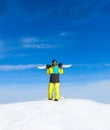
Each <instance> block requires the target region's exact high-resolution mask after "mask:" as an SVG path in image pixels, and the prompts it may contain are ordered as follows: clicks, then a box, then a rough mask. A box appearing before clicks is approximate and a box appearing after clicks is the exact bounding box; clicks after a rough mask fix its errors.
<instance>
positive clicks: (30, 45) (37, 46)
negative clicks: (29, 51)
mask: <svg viewBox="0 0 110 130" xmlns="http://www.w3.org/2000/svg"><path fill="white" fill-rule="evenodd" d="M23 47H24V48H38V49H39V48H57V47H59V46H58V45H57V44H44V43H42V44H25V45H24V46H23Z"/></svg>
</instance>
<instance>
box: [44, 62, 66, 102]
mask: <svg viewBox="0 0 110 130" xmlns="http://www.w3.org/2000/svg"><path fill="white" fill-rule="evenodd" d="M46 69H47V74H49V75H50V82H49V86H48V100H52V99H53V92H54V94H55V101H58V100H59V99H60V78H59V74H63V72H64V70H63V67H62V63H59V64H57V61H56V60H53V61H52V65H47V66H46Z"/></svg>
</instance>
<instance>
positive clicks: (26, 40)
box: [22, 37, 39, 43]
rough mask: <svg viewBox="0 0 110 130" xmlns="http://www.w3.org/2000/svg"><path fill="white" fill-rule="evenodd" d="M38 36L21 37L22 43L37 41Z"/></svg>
mask: <svg viewBox="0 0 110 130" xmlns="http://www.w3.org/2000/svg"><path fill="white" fill-rule="evenodd" d="M38 41H39V40H38V38H35V37H28V38H23V39H22V42H23V43H34V42H38Z"/></svg>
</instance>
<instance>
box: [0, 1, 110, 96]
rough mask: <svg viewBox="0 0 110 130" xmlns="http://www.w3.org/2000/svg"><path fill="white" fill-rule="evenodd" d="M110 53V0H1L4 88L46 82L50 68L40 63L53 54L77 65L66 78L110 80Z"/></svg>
mask: <svg viewBox="0 0 110 130" xmlns="http://www.w3.org/2000/svg"><path fill="white" fill-rule="evenodd" d="M109 57H110V1H109V0H89V1H88V0H68V1H67V0H4V1H0V84H1V85H0V86H1V88H3V86H4V85H5V88H6V86H10V85H14V86H17V85H18V84H19V88H22V84H27V85H30V86H31V87H32V85H33V84H34V85H35V84H36V85H38V86H39V84H41V83H44V84H45V85H47V84H46V83H48V76H47V75H46V74H45V70H38V69H37V68H36V66H37V65H39V64H50V63H51V61H52V60H53V59H56V60H57V61H58V62H62V63H63V64H73V66H72V67H71V68H68V69H65V74H64V75H62V76H61V81H62V83H65V84H66V83H72V84H84V83H85V84H86V83H88V82H89V83H91V82H101V83H102V81H106V80H107V84H108V80H109V77H110V58H109ZM15 88H16V87H15ZM108 88H109V87H107V90H106V91H108ZM105 95H106V93H105ZM91 97H92V96H91Z"/></svg>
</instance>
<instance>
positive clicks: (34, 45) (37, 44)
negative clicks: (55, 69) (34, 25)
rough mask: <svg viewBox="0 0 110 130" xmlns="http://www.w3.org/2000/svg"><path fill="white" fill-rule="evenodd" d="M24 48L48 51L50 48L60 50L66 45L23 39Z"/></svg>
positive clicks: (35, 39)
mask: <svg viewBox="0 0 110 130" xmlns="http://www.w3.org/2000/svg"><path fill="white" fill-rule="evenodd" d="M21 41H22V43H23V45H22V47H23V48H31V49H40V48H41V49H42V48H44V49H48V48H59V47H62V46H64V45H62V44H58V43H54V42H52V41H47V40H39V39H38V38H34V37H33V38H31V37H29V38H23V39H22V40H21Z"/></svg>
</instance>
